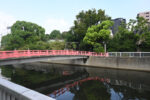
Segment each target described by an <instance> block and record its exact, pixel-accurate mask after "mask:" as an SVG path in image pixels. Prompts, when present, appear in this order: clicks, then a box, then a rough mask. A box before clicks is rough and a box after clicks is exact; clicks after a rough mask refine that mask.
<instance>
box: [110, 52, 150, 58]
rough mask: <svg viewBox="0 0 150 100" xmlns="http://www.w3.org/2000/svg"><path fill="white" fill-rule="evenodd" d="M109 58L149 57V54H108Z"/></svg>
mask: <svg viewBox="0 0 150 100" xmlns="http://www.w3.org/2000/svg"><path fill="white" fill-rule="evenodd" d="M108 55H109V57H150V52H108Z"/></svg>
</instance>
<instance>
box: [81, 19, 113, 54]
mask: <svg viewBox="0 0 150 100" xmlns="http://www.w3.org/2000/svg"><path fill="white" fill-rule="evenodd" d="M112 25H113V22H112V21H109V20H106V21H103V22H102V23H100V24H98V25H93V26H91V27H89V28H88V30H87V33H86V35H85V37H84V42H86V43H88V44H90V45H92V46H93V47H94V48H93V50H94V51H96V52H100V51H104V49H103V47H102V45H103V44H104V43H107V41H108V40H109V38H110V33H111V31H110V28H111V26H112Z"/></svg>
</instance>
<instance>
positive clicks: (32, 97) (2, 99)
mask: <svg viewBox="0 0 150 100" xmlns="http://www.w3.org/2000/svg"><path fill="white" fill-rule="evenodd" d="M0 100H55V99H53V98H51V97H48V96H45V95H43V94H41V93H38V92H36V91H34V90H30V89H28V88H25V87H23V86H20V85H17V84H15V83H12V82H10V81H7V80H5V79H2V78H0Z"/></svg>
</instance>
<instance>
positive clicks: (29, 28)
mask: <svg viewBox="0 0 150 100" xmlns="http://www.w3.org/2000/svg"><path fill="white" fill-rule="evenodd" d="M45 38H46V37H45V29H44V28H42V27H41V26H39V25H37V24H34V23H31V22H25V21H17V22H16V23H15V24H13V26H12V27H11V33H10V34H8V35H6V36H4V37H3V38H2V46H4V49H6V50H14V49H19V48H23V47H28V48H29V47H31V46H29V45H31V44H36V42H38V41H46V39H45ZM26 49H27V48H26ZM30 49H32V48H30Z"/></svg>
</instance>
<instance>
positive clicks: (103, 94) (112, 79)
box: [0, 63, 150, 100]
mask: <svg viewBox="0 0 150 100" xmlns="http://www.w3.org/2000/svg"><path fill="white" fill-rule="evenodd" d="M16 66H17V67H16ZM36 66H37V65H36V64H33V63H31V64H22V65H9V66H1V67H0V68H1V74H2V76H5V77H7V78H10V81H12V82H14V83H17V84H20V85H23V86H25V87H27V88H30V89H33V90H36V91H38V92H41V93H43V94H45V95H48V96H50V97H52V98H55V99H56V100H150V95H149V94H150V79H149V77H150V72H141V71H128V70H116V69H105V68H93V67H83V66H73V65H60V64H53V65H50V64H42V63H41V65H40V66H43V69H42V70H39V69H38V70H37V68H36ZM35 68H36V69H35Z"/></svg>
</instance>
